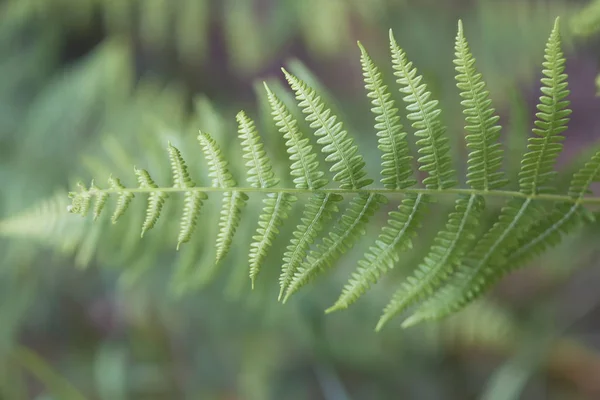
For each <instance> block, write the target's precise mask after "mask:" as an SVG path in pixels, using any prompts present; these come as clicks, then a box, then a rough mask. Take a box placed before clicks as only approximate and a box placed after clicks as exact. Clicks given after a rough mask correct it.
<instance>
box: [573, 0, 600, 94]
mask: <svg viewBox="0 0 600 400" xmlns="http://www.w3.org/2000/svg"><path fill="white" fill-rule="evenodd" d="M571 30H572V31H573V35H574V36H576V37H581V38H589V37H598V35H599V34H600V1H598V0H592V1H590V2H589V3H588V4H586V5H585V6H584V7H582V8H581V10H579V11H578V12H577V13H576V14H575V15H573V17H572V19H571ZM596 87H597V88H598V95H599V96H600V74H599V75H598V78H596Z"/></svg>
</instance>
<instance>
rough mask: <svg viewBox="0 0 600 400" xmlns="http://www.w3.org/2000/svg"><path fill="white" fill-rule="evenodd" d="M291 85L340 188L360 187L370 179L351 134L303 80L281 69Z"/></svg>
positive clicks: (365, 184) (370, 180) (368, 182)
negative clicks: (349, 134) (330, 164)
mask: <svg viewBox="0 0 600 400" xmlns="http://www.w3.org/2000/svg"><path fill="white" fill-rule="evenodd" d="M282 70H283V73H284V74H285V77H286V79H287V81H288V83H289V84H290V87H291V88H292V90H294V92H296V98H297V99H298V101H299V106H300V107H301V108H302V112H303V113H305V114H306V121H307V122H309V123H310V127H311V128H313V129H315V131H314V134H315V136H316V137H317V138H318V140H317V143H318V144H320V145H321V146H322V148H321V150H322V151H323V153H325V154H327V157H326V158H325V161H327V162H331V163H333V166H332V167H331V169H330V170H331V172H333V173H335V176H334V177H333V180H334V181H336V182H339V183H340V188H341V189H360V188H362V187H365V186H367V185H369V184H371V183H372V182H373V180H372V179H368V178H365V176H366V174H367V173H366V171H365V169H364V167H365V162H364V160H363V158H362V156H361V155H359V154H357V153H358V147H357V146H356V144H355V143H354V141H353V140H352V138H351V137H348V132H346V131H345V130H344V128H343V126H342V123H341V122H339V121H338V118H337V117H336V116H335V115H332V113H331V110H330V109H329V108H327V107H326V106H325V104H324V103H323V101H322V100H321V98H320V96H319V95H318V94H317V93H316V91H315V90H314V89H312V88H311V87H310V86H308V84H306V82H303V81H301V80H300V79H298V78H296V77H295V76H293V75H292V74H290V73H289V72H287V71H286V70H285V69H282Z"/></svg>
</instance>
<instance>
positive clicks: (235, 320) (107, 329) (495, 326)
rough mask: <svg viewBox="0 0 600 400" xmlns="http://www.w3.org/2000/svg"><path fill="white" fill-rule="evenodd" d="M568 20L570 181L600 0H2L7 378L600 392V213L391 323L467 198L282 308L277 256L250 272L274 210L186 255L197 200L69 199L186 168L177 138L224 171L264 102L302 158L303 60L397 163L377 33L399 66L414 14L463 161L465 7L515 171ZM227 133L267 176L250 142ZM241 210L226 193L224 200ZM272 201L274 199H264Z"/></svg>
mask: <svg viewBox="0 0 600 400" xmlns="http://www.w3.org/2000/svg"><path fill="white" fill-rule="evenodd" d="M557 16H561V17H562V28H563V37H564V42H565V44H564V46H565V52H566V54H567V57H568V67H567V72H568V73H569V75H570V85H571V89H572V96H571V100H572V108H573V110H574V112H573V117H572V122H571V124H570V126H571V128H570V130H569V131H568V133H567V141H566V144H565V151H564V154H563V155H562V157H561V159H560V171H561V174H560V175H559V178H560V182H561V184H562V185H564V184H567V183H568V180H569V175H570V174H571V173H572V172H573V171H574V170H575V169H576V168H578V166H579V165H580V164H581V160H582V159H583V160H584V161H585V160H586V159H587V157H583V158H581V157H580V155H581V154H582V153H583V154H589V153H590V152H591V151H596V150H598V149H599V148H600V141H599V139H600V120H599V119H598V111H599V110H600V100H599V99H598V98H597V97H596V93H597V88H596V86H595V81H596V76H597V75H598V73H599V64H600V1H598V0H594V1H591V2H590V1H588V0H581V1H576V0H554V1H548V0H444V1H440V0H0V221H1V222H0V398H1V399H8V400H13V399H14V400H20V399H38V400H42V399H44V400H46V399H55V400H59V399H60V400H63V399H64V400H70V399H99V400H109V399H110V400H124V399H222V400H225V399H227V400H234V399H250V400H253V399H290V400H294V399H298V400H300V399H323V400H349V399H449V400H451V399H460V400H464V399H493V400H503V399H506V400H508V399H521V398H522V399H534V400H535V399H600V307H599V304H600V290H599V289H598V288H600V268H598V267H599V265H598V264H599V263H600V256H599V248H598V245H597V243H598V239H599V238H600V231H599V229H598V228H597V227H596V228H594V227H589V228H586V229H585V230H583V231H582V232H580V233H579V234H577V235H573V236H572V237H569V238H568V239H565V242H564V243H563V244H562V245H561V246H559V247H558V248H556V249H554V250H552V251H551V252H549V253H548V254H547V255H546V256H544V257H542V258H540V259H539V260H537V261H536V262H535V263H534V264H532V265H530V266H529V267H528V268H526V269H523V270H521V271H518V272H515V273H513V274H512V275H510V276H508V277H507V278H506V279H504V281H503V282H502V283H501V284H500V285H499V286H498V287H496V288H495V289H494V290H493V293H491V294H489V295H488V296H487V297H486V298H485V299H482V300H481V301H479V302H478V303H476V304H475V305H473V306H471V307H469V308H468V309H466V310H465V311H463V312H461V313H459V314H457V315H456V316H454V317H452V318H450V319H447V320H445V321H442V322H440V323H436V324H433V323H430V324H424V325H422V326H418V327H415V328H411V329H409V330H402V329H400V325H399V324H398V323H396V324H395V323H392V324H390V325H389V326H388V327H387V329H385V330H384V331H383V332H382V333H379V334H375V333H374V326H375V322H376V321H377V319H378V317H379V314H380V311H381V309H382V306H383V305H385V304H386V303H387V301H388V299H389V296H390V294H391V293H392V292H393V291H394V289H395V288H396V287H397V285H398V282H399V280H400V279H401V278H402V276H404V275H406V274H407V273H409V272H410V271H411V268H412V267H413V266H414V264H415V262H417V261H418V259H419V257H422V255H423V252H424V251H425V250H426V249H427V246H428V244H429V243H430V240H431V238H432V236H433V235H434V234H435V233H436V230H437V229H439V226H440V225H439V224H440V223H443V222H444V219H445V216H446V215H447V212H448V210H449V209H450V208H451V207H452V203H448V204H440V205H439V207H437V208H436V211H435V212H433V213H432V215H431V219H430V221H428V224H427V226H425V227H424V229H423V231H422V233H421V234H420V236H419V238H418V240H417V243H416V246H415V248H414V249H413V250H412V251H411V252H409V253H406V255H405V256H404V258H403V262H402V263H401V265H399V266H398V267H397V268H396V269H395V270H394V271H393V273H390V274H389V275H388V276H387V277H385V278H384V279H383V280H382V282H381V283H380V284H378V285H376V286H375V288H374V289H373V290H371V291H370V293H368V295H367V296H365V297H364V298H363V299H361V300H360V301H359V302H357V303H356V304H355V305H354V306H353V307H351V308H350V309H349V310H347V311H345V312H340V313H336V314H333V315H328V316H325V315H324V314H323V310H324V309H325V308H326V307H327V306H329V305H331V302H332V301H333V300H334V299H335V298H337V295H338V294H339V291H340V290H341V288H342V286H343V284H344V282H345V280H346V279H347V277H348V274H349V272H350V271H351V270H352V269H353V268H354V262H355V261H356V257H357V254H362V253H361V250H362V248H361V246H363V245H361V246H357V248H356V249H354V250H352V251H351V252H350V253H349V254H347V255H346V256H345V258H344V260H343V261H342V262H341V263H340V264H339V267H338V268H337V269H335V270H333V271H331V272H330V273H328V274H327V276H326V277H324V279H320V280H318V281H317V282H316V283H314V284H313V285H312V286H310V287H307V288H306V289H303V290H302V292H301V294H299V295H297V296H296V298H294V299H292V301H290V302H289V303H288V304H286V305H281V304H280V303H278V302H277V301H276V298H277V296H276V294H277V291H278V287H277V283H276V280H277V275H278V271H277V269H278V267H279V265H278V264H277V259H276V258H275V257H272V258H269V259H268V262H267V265H266V266H265V268H264V269H263V272H262V273H261V277H260V278H259V280H258V287H257V288H256V289H255V290H254V291H251V290H250V281H249V279H248V270H247V262H246V259H247V249H248V243H249V241H250V239H251V234H252V232H253V230H254V229H255V225H254V223H255V222H253V220H252V218H245V219H244V220H243V222H242V225H241V226H240V228H239V232H238V242H237V247H235V248H234V249H233V251H232V253H231V254H230V256H229V257H228V258H227V260H226V262H225V263H223V265H222V266H220V267H219V269H216V268H213V267H212V264H211V263H212V260H213V257H214V253H213V251H214V246H213V243H214V242H213V238H214V235H215V233H216V225H217V224H216V223H211V222H210V221H208V222H207V221H204V220H203V221H202V222H200V223H201V227H200V229H199V230H198V232H197V234H196V235H195V236H194V239H193V241H192V242H191V243H189V244H188V245H187V246H185V247H184V248H183V249H182V250H181V251H179V252H176V251H175V238H176V234H175V232H176V231H177V225H178V220H177V217H176V216H175V215H176V214H178V208H177V204H175V205H174V206H172V207H171V208H167V209H166V211H165V214H166V215H163V217H161V220H160V223H159V224H158V226H157V227H156V228H155V230H154V231H153V232H150V233H149V234H148V235H146V237H144V239H143V240H140V238H139V229H140V226H141V221H142V218H143V207H144V205H143V204H142V203H143V202H142V201H140V202H139V203H138V202H136V203H135V204H136V205H135V206H134V207H133V208H132V209H131V210H129V212H128V214H127V215H126V217H124V218H123V219H122V220H121V221H120V222H119V224H117V225H116V226H111V227H109V225H110V222H109V221H106V220H100V221H97V222H96V223H93V224H92V223H91V218H86V219H82V218H80V217H78V216H73V215H70V214H68V213H67V212H66V206H67V204H68V198H67V196H66V193H67V191H68V190H69V189H73V188H74V183H75V182H77V181H78V180H80V179H81V180H84V181H86V182H89V181H90V179H91V178H96V182H98V183H99V184H102V185H104V182H106V179H107V178H108V176H109V175H110V174H111V173H112V174H114V175H116V176H119V177H120V178H121V179H122V180H123V182H124V183H125V184H128V185H133V184H135V177H134V175H133V168H132V166H133V165H136V166H140V167H144V168H148V169H150V171H151V173H152V174H153V176H154V177H155V180H156V181H157V182H158V183H159V184H160V183H162V184H163V185H164V184H168V182H170V179H169V168H168V160H167V156H166V152H165V145H166V143H167V141H169V140H170V141H172V142H173V143H174V144H175V145H176V146H178V147H180V148H181V149H182V151H183V155H184V156H185V158H186V159H187V160H188V164H189V165H190V171H191V172H192V175H193V176H194V179H195V180H196V182H198V183H199V184H204V185H207V184H208V182H207V177H206V175H207V174H206V167H205V165H204V164H203V163H204V161H203V160H202V157H201V156H199V147H197V146H198V145H197V143H196V142H195V137H196V133H197V131H198V129H202V130H205V131H207V132H210V133H211V134H212V135H213V136H214V137H215V138H216V139H217V141H218V142H220V143H221V144H222V145H223V146H225V144H228V143H231V142H232V141H233V140H234V139H235V137H236V135H237V134H236V127H235V120H234V116H235V114H236V113H237V111H239V110H240V109H245V110H246V111H247V112H248V113H249V115H250V116H251V117H253V118H255V119H256V120H257V123H258V126H259V128H261V135H263V137H264V138H265V142H266V147H267V151H268V152H269V154H270V156H271V157H272V159H273V160H274V161H275V163H276V164H277V168H276V170H277V171H278V173H279V176H280V177H284V176H285V172H286V168H287V161H286V154H285V152H284V149H283V142H282V141H281V138H280V137H279V135H278V133H277V132H276V130H275V129H274V128H273V125H272V123H271V121H270V117H269V115H268V113H269V111H268V108H267V104H266V102H265V97H264V94H263V93H262V90H260V89H261V87H262V81H263V80H267V81H269V82H270V83H271V85H272V87H274V88H276V89H277V90H278V91H279V92H280V93H282V95H283V96H285V92H283V90H284V89H283V88H284V86H283V83H284V82H283V80H282V79H281V73H280V67H281V66H286V68H288V69H289V70H291V71H292V72H293V73H295V74H297V75H298V76H300V77H301V78H303V79H306V80H307V81H310V82H311V83H312V84H314V85H316V86H317V87H319V88H321V89H322V91H323V93H324V95H325V97H326V98H327V100H328V101H329V103H330V104H331V105H332V107H333V108H334V109H335V110H336V112H338V113H339V115H341V116H342V117H343V119H344V121H345V123H346V127H348V129H349V130H350V132H351V134H352V135H353V136H354V137H355V138H356V140H357V141H358V143H359V145H361V146H362V151H363V155H364V156H365V157H366V161H367V165H368V168H369V171H370V173H371V175H372V176H378V170H379V168H378V165H379V162H380V161H379V160H380V158H379V157H380V155H379V153H378V150H377V149H376V146H375V145H374V144H375V137H374V132H373V128H372V124H373V122H372V116H371V114H370V112H369V103H368V100H367V98H366V96H365V91H364V88H363V82H362V76H361V71H360V64H359V51H358V48H357V46H356V41H357V40H360V41H361V42H362V43H363V44H364V45H365V46H366V47H367V49H368V50H369V52H370V53H371V56H372V57H373V58H374V60H375V61H376V62H377V63H378V65H379V66H380V67H381V68H382V70H383V72H384V74H385V76H386V78H387V82H388V83H390V84H391V83H392V80H391V79H390V76H391V63H390V60H389V54H388V38H387V36H388V30H389V29H390V28H392V29H393V30H394V33H395V35H396V38H397V40H398V42H399V44H400V45H401V46H402V47H403V48H404V49H405V50H406V51H407V53H408V56H409V58H410V59H411V60H413V61H414V62H415V64H416V66H417V67H418V68H419V70H420V72H421V73H423V74H424V75H425V77H426V79H427V81H428V83H429V85H430V88H431V89H432V91H433V92H434V94H435V96H436V97H437V98H439V99H440V101H441V103H442V106H443V109H444V113H443V118H444V122H445V123H446V124H447V125H448V127H449V132H450V134H451V137H452V142H453V149H454V151H455V152H456V157H455V159H456V160H457V162H460V160H463V159H464V157H461V154H462V153H461V152H464V148H463V146H462V138H463V134H462V132H463V131H462V125H463V117H462V113H461V110H460V104H459V101H458V95H457V91H456V89H455V82H454V74H455V71H454V69H453V64H452V59H453V52H454V50H453V42H454V37H455V33H456V24H457V21H458V19H459V18H461V19H462V20H463V22H464V25H465V31H466V35H467V38H468V39H469V41H470V44H471V47H472V51H473V53H474V55H475V57H476V58H477V66H478V68H479V69H480V70H481V71H482V72H483V74H484V77H485V80H486V82H487V84H488V87H489V89H490V91H491V93H492V98H493V100H494V105H495V107H496V108H497V110H498V112H499V113H500V115H501V118H502V120H501V122H502V125H503V126H504V130H503V135H504V136H503V141H504V143H505V145H506V149H507V160H508V162H507V165H506V167H507V169H508V171H509V172H510V174H511V175H512V177H515V176H516V173H517V172H518V169H519V159H520V156H521V154H522V153H523V150H524V145H525V141H526V139H527V136H528V134H529V133H528V132H529V131H530V128H531V125H532V116H533V115H534V110H535V103H536V99H537V97H538V88H539V86H538V81H539V78H540V72H539V71H540V70H541V62H542V59H543V50H544V44H545V41H546V39H547V37H548V35H549V33H550V30H551V28H552V23H553V21H554V18H555V17H557ZM392 88H395V86H393V85H392ZM395 95H396V94H395ZM287 96H288V98H289V94H288V95H287ZM397 97H399V96H397ZM230 147H232V148H231V149H230ZM226 152H227V154H228V157H229V158H230V159H231V160H232V165H231V167H232V169H233V170H234V172H235V174H236V176H237V177H238V182H241V181H243V177H244V174H243V169H242V168H241V165H237V164H236V162H233V161H236V160H237V159H239V148H238V147H236V146H227V147H226ZM236 157H237V158H236ZM457 167H458V168H459V171H464V170H465V167H464V165H457ZM513 181H514V179H513ZM284 183H288V184H289V182H286V181H285V179H284ZM219 206H220V204H219V201H209V202H207V205H206V211H205V212H204V213H203V215H214V214H215V213H216V212H217V210H218V207H219ZM259 206H260V202H259V199H255V200H252V201H250V203H249V204H248V209H247V210H246V213H247V214H246V215H253V214H254V215H255V214H256V212H257V210H258V207H259ZM391 207H393V205H392V206H391ZM253 210H254V211H253ZM495 212H497V209H496V210H494V209H493V208H492V209H491V210H490V211H489V213H488V214H489V215H487V216H486V218H489V220H490V221H491V220H492V219H493V218H494V216H495ZM169 215H172V218H171V220H169V218H168V216H169ZM378 218H379V219H380V224H381V223H383V222H384V220H385V213H382V212H380V213H379V214H378ZM380 224H379V225H380ZM376 225H377V224H376ZM291 228H292V227H288V229H291ZM286 234H287V235H288V237H289V232H287V231H285V230H284V234H283V235H282V236H286ZM376 234H377V226H375V227H373V228H372V229H371V230H369V232H368V233H367V235H368V236H369V237H372V236H373V235H376ZM362 242H366V244H368V242H369V241H368V240H363V241H362ZM283 245H285V243H283V242H282V243H281V245H276V246H275V248H277V247H279V248H280V247H281V246H283ZM275 256H276V255H275Z"/></svg>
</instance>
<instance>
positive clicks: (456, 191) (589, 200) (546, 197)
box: [89, 187, 600, 204]
mask: <svg viewBox="0 0 600 400" xmlns="http://www.w3.org/2000/svg"><path fill="white" fill-rule="evenodd" d="M232 190H235V191H239V192H245V193H263V194H267V193H290V194H306V195H310V194H316V193H323V194H326V193H336V194H341V195H344V194H360V193H364V194H371V193H379V194H383V195H406V194H426V195H433V196H438V195H461V194H462V195H468V196H470V195H476V196H484V197H486V198H487V197H508V198H515V197H516V198H521V199H529V200H536V201H559V202H565V203H569V204H575V203H576V204H600V197H595V196H588V197H585V196H584V197H581V198H573V197H571V196H569V195H560V194H550V193H538V194H526V193H522V192H517V191H511V190H476V189H467V188H448V189H426V188H405V189H385V188H373V189H338V188H331V189H316V190H307V189H298V188H277V187H270V188H254V187H235V188H220V187H190V188H175V187H158V188H123V189H118V190H117V189H94V190H89V194H90V195H91V194H94V195H95V194H102V193H106V194H116V193H150V192H157V191H160V192H171V193H187V192H207V193H208V192H216V193H223V192H230V191H232Z"/></svg>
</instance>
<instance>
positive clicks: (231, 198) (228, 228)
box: [198, 132, 248, 263]
mask: <svg viewBox="0 0 600 400" xmlns="http://www.w3.org/2000/svg"><path fill="white" fill-rule="evenodd" d="M198 141H199V142H200V146H201V147H202V151H203V152H204V156H205V157H206V159H207V160H208V165H209V174H208V176H210V177H211V178H213V181H212V185H213V187H219V188H232V187H235V186H236V182H235V179H233V176H232V175H231V173H230V172H229V169H228V166H227V161H225V157H223V154H222V152H221V148H220V147H219V145H218V144H217V142H216V141H215V140H214V139H213V138H212V137H211V136H210V135H209V134H208V133H206V132H200V134H199V135H198ZM246 200H248V196H247V195H246V194H245V193H243V192H240V191H231V192H224V193H223V205H222V207H221V213H220V215H221V216H220V218H219V233H218V234H217V243H216V248H217V252H216V260H215V263H219V262H220V261H221V260H222V259H223V258H224V257H225V256H226V255H227V253H228V252H229V249H230V248H231V242H232V241H233V236H234V235H235V232H236V230H237V227H238V225H239V222H240V214H241V212H242V208H243V207H244V205H245V204H246Z"/></svg>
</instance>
